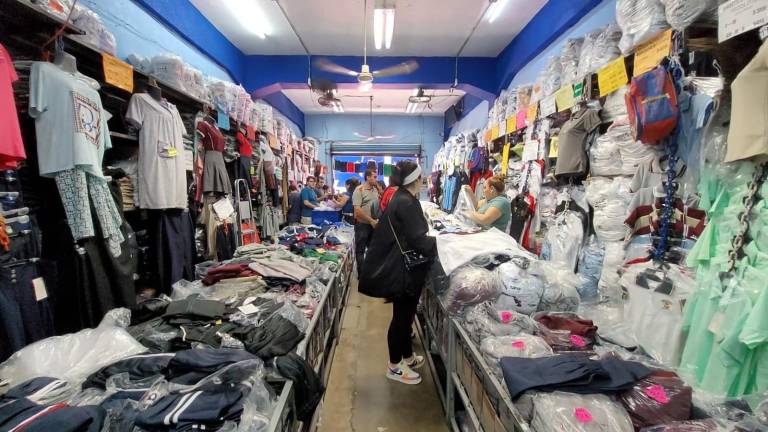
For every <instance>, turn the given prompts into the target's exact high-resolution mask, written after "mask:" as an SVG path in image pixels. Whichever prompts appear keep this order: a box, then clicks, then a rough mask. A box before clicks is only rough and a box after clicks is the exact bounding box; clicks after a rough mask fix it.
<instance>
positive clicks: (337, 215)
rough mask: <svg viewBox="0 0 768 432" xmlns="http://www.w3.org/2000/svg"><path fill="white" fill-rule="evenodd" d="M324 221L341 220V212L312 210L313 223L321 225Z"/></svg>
mask: <svg viewBox="0 0 768 432" xmlns="http://www.w3.org/2000/svg"><path fill="white" fill-rule="evenodd" d="M323 222H341V212H339V211H336V210H326V211H318V210H312V224H314V225H317V226H321V225H323Z"/></svg>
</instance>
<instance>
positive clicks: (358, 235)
mask: <svg viewBox="0 0 768 432" xmlns="http://www.w3.org/2000/svg"><path fill="white" fill-rule="evenodd" d="M371 237H373V227H372V226H371V225H368V224H367V223H362V222H358V223H357V224H356V225H355V261H356V262H357V272H358V274H359V273H360V269H362V268H363V258H365V250H366V249H368V244H370V243H371Z"/></svg>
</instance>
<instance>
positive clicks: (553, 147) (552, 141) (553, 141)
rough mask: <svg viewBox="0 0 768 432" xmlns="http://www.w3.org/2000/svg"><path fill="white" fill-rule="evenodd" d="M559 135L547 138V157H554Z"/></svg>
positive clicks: (557, 148) (557, 147)
mask: <svg viewBox="0 0 768 432" xmlns="http://www.w3.org/2000/svg"><path fill="white" fill-rule="evenodd" d="M559 144H560V137H556V136H555V137H552V139H550V140H549V157H551V158H556V157H557V152H558V150H559Z"/></svg>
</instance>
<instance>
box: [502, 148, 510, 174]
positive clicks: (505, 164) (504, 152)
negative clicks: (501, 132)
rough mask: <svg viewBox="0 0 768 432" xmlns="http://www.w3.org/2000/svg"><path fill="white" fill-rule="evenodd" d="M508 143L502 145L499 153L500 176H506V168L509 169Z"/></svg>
mask: <svg viewBox="0 0 768 432" xmlns="http://www.w3.org/2000/svg"><path fill="white" fill-rule="evenodd" d="M509 145H510V144H509V143H506V144H504V149H503V150H502V151H501V175H503V176H506V175H507V168H509Z"/></svg>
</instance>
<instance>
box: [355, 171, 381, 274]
mask: <svg viewBox="0 0 768 432" xmlns="http://www.w3.org/2000/svg"><path fill="white" fill-rule="evenodd" d="M377 175H378V174H377V173H376V170H372V169H368V170H365V182H364V183H363V184H362V185H360V186H358V187H357V189H355V193H353V194H352V206H353V208H354V212H355V221H356V223H355V260H356V261H357V268H358V270H359V269H360V268H362V264H363V257H365V250H366V249H367V248H368V243H370V241H371V235H372V234H373V230H375V229H376V226H377V225H378V224H379V221H378V217H377V215H378V211H379V199H381V190H380V189H379V184H378V182H377V181H376V178H377Z"/></svg>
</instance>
